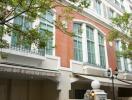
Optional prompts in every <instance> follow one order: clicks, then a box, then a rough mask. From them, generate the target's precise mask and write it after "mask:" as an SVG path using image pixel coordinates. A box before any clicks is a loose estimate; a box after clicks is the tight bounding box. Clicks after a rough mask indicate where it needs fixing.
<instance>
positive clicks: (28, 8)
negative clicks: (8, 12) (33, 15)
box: [5, 0, 33, 23]
mask: <svg viewBox="0 0 132 100" xmlns="http://www.w3.org/2000/svg"><path fill="white" fill-rule="evenodd" d="M32 1H33V0H31V2H30V4H29V6H28V7H27V9H26V10H24V11H22V12H20V13H19V14H17V15H15V16H13V17H11V18H10V19H7V20H5V23H6V22H9V21H10V20H12V19H14V18H16V17H18V16H20V15H21V14H23V13H25V12H27V11H28V10H30V7H31V4H32Z"/></svg>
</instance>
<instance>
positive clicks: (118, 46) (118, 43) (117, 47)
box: [115, 40, 122, 70]
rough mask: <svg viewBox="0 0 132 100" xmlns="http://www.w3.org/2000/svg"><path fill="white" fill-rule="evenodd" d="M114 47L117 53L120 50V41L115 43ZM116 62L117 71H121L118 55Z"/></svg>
mask: <svg viewBox="0 0 132 100" xmlns="http://www.w3.org/2000/svg"><path fill="white" fill-rule="evenodd" d="M115 45H116V50H117V51H119V50H120V41H118V40H117V41H116V42H115ZM116 62H117V67H118V69H120V70H121V69H122V68H121V57H120V56H119V55H117V56H116Z"/></svg>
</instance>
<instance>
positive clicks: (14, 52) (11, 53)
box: [0, 46, 60, 70]
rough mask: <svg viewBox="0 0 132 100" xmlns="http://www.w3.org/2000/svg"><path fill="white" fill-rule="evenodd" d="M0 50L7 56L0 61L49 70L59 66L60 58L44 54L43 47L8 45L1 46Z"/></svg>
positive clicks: (56, 68)
mask: <svg viewBox="0 0 132 100" xmlns="http://www.w3.org/2000/svg"><path fill="white" fill-rule="evenodd" d="M1 51H2V52H3V53H6V54H7V58H6V59H0V62H5V63H11V64H17V65H21V66H32V67H34V68H41V69H49V70H58V67H60V58H59V57H56V56H54V55H46V54H45V50H44V49H27V48H24V47H22V46H9V48H3V49H1Z"/></svg>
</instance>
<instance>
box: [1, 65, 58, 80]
mask: <svg viewBox="0 0 132 100" xmlns="http://www.w3.org/2000/svg"><path fill="white" fill-rule="evenodd" d="M59 74H60V72H59V71H56V70H48V69H47V70H46V69H40V68H33V67H32V68H31V67H29V66H27V67H26V66H20V65H19V66H16V65H9V64H0V77H1V78H3V77H4V78H15V79H45V78H49V79H50V78H55V77H57V76H58V75H59Z"/></svg>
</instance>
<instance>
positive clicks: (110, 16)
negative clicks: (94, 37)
mask: <svg viewBox="0 0 132 100" xmlns="http://www.w3.org/2000/svg"><path fill="white" fill-rule="evenodd" d="M108 13H109V14H108V15H109V18H113V17H114V11H113V10H112V9H109V12H108Z"/></svg>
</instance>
